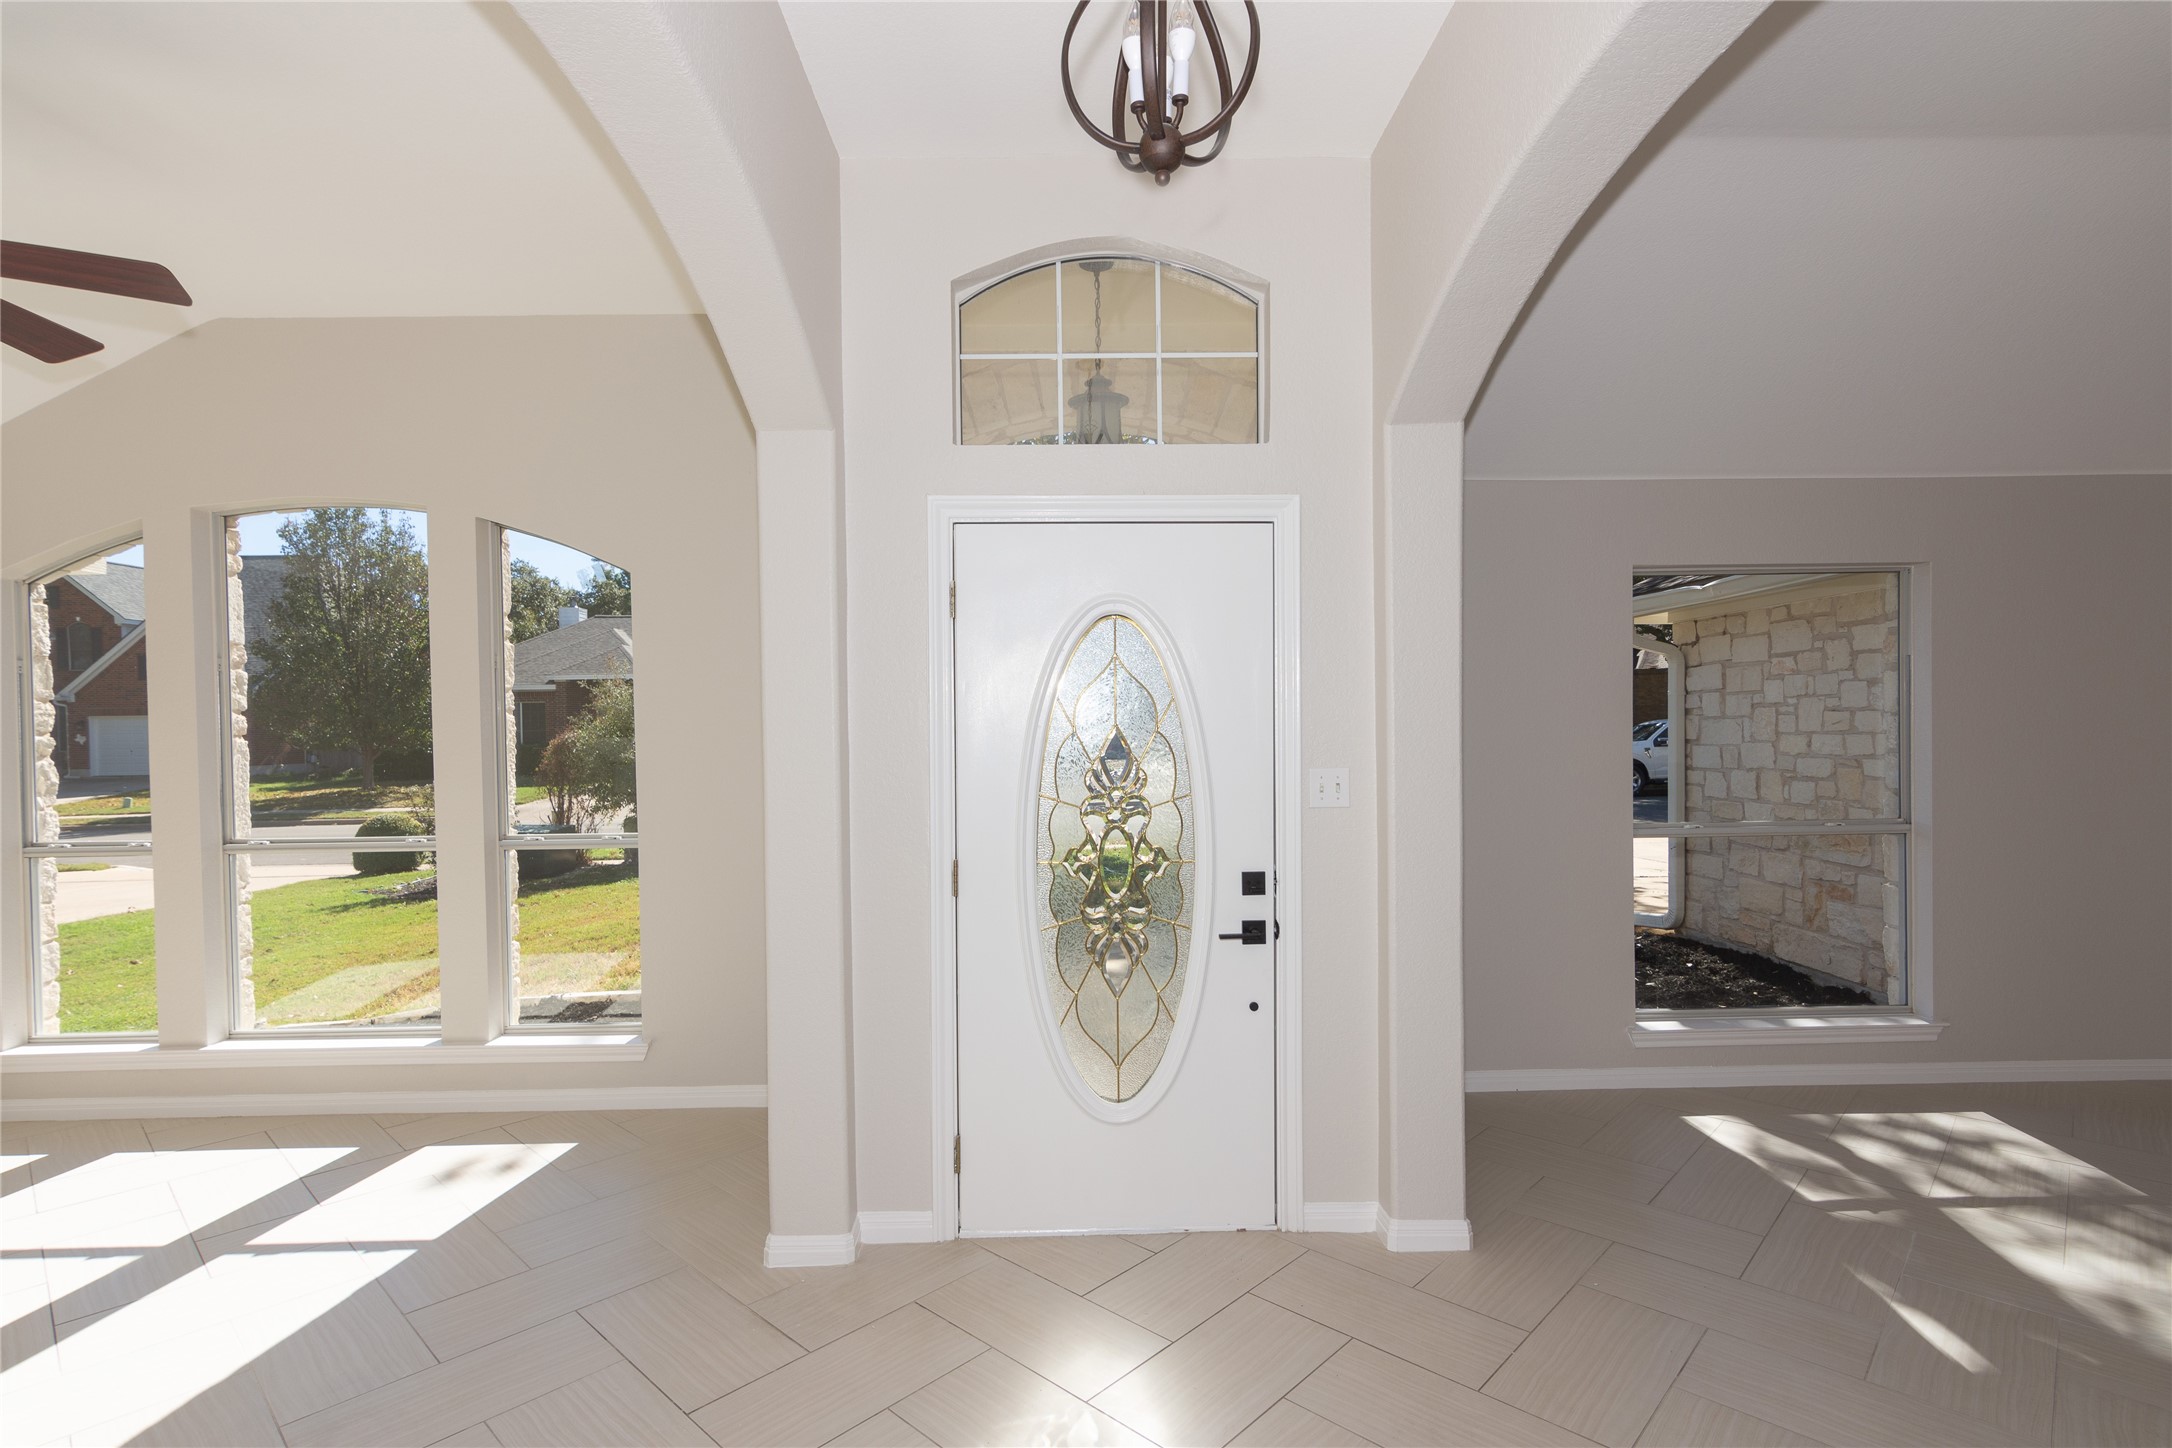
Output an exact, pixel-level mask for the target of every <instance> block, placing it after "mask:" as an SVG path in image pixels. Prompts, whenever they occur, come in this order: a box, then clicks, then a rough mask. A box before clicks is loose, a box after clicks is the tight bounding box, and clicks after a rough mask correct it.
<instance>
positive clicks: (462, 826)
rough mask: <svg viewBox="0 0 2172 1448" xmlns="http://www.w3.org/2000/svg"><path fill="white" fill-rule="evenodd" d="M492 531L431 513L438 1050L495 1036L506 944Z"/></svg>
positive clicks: (497, 586)
mask: <svg viewBox="0 0 2172 1448" xmlns="http://www.w3.org/2000/svg"><path fill="white" fill-rule="evenodd" d="M494 532H495V530H494V529H493V528H492V527H491V525H490V524H489V523H488V522H487V521H485V520H483V519H480V518H477V517H476V516H475V515H474V514H472V513H462V512H457V511H455V512H439V511H435V510H433V511H432V512H431V513H430V754H431V779H432V782H433V790H432V793H433V795H434V798H435V801H436V809H437V880H438V890H437V942H438V944H437V948H438V989H439V998H440V1001H441V1003H442V1010H443V1031H444V1039H445V1041H446V1042H447V1044H453V1045H469V1046H472V1045H481V1044H483V1043H484V1042H486V1041H488V1040H490V1038H491V1037H492V1036H494V1035H496V1034H497V1033H498V1031H499V1030H500V1029H502V1028H503V1020H502V1016H501V1012H502V1010H503V1009H504V1007H503V1004H502V1002H503V1001H504V998H505V992H504V990H503V989H501V988H500V984H499V982H498V980H497V978H496V973H497V967H496V961H497V960H498V959H499V956H498V953H497V950H498V937H500V936H502V935H504V934H505V933H506V922H505V920H504V918H503V916H504V914H505V911H504V909H503V904H504V899H505V894H504V888H503V883H502V882H503V874H502V871H503V866H502V865H501V864H500V862H499V860H498V820H497V781H498V770H499V768H500V765H499V762H498V737H497V736H498V733H499V732H500V731H502V730H503V728H504V718H505V706H504V702H503V699H502V697H501V696H500V694H499V692H498V690H499V683H498V667H499V662H498V658H497V655H496V654H494V653H493V652H492V650H493V649H498V650H499V651H501V652H502V649H503V644H502V640H503V638H504V627H505V626H504V622H503V620H504V616H505V613H504V609H505V605H504V602H503V594H502V583H501V579H500V574H499V570H498V568H497V566H496V556H497V553H496V547H495V543H496V540H495V538H494V537H493V536H492V535H493V533H494ZM493 621H495V622H496V624H497V627H496V628H495V629H493V628H492V627H491V624H492V622H493ZM493 904H495V905H497V906H498V907H499V908H497V909H496V910H493V908H492V907H493Z"/></svg>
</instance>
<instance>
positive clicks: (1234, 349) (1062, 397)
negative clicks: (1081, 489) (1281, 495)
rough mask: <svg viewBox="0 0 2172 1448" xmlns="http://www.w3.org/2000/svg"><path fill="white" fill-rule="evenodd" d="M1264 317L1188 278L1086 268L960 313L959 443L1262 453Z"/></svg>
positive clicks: (1109, 263) (1112, 262)
mask: <svg viewBox="0 0 2172 1448" xmlns="http://www.w3.org/2000/svg"><path fill="white" fill-rule="evenodd" d="M1259 395H1260V304H1259V302H1258V300H1257V299H1255V298H1254V297H1252V296H1251V295H1249V294H1247V293H1245V292H1243V291H1240V290H1239V289H1238V288H1236V287H1235V286H1232V285H1231V284H1229V283H1228V282H1224V281H1220V280H1218V279H1216V278H1214V277H1210V276H1208V275H1206V274H1205V273H1204V272H1200V271H1195V270H1193V269H1191V268H1189V267H1183V266H1178V265H1176V264H1174V263H1171V262H1165V261H1157V260H1153V259H1151V258H1147V257H1137V256H1078V257H1065V258H1063V259H1061V260H1058V261H1049V262H1043V263H1041V264H1039V265H1037V266H1033V267H1030V268H1028V269H1026V270H1024V271H1020V272H1015V273H1013V274H1012V275H1010V276H1008V277H1005V278H1003V279H1002V280H1001V281H998V282H995V283H992V284H991V285H989V286H987V287H984V288H982V289H981V290H980V291H977V292H975V293H973V294H972V295H971V296H969V297H966V298H965V299H964V300H963V301H961V302H960V303H959V304H958V440H959V441H960V442H962V443H1033V444H1043V445H1047V444H1054V445H1070V444H1077V443H1113V442H1129V443H1205V442H1258V441H1259V437H1260V429H1259Z"/></svg>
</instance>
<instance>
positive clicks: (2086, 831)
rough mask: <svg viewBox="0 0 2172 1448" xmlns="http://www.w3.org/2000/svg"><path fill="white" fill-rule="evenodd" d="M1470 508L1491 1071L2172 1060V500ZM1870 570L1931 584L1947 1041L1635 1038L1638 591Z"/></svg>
mask: <svg viewBox="0 0 2172 1448" xmlns="http://www.w3.org/2000/svg"><path fill="white" fill-rule="evenodd" d="M1468 489H1469V494H1468V511H1467V515H1466V527H1467V533H1466V539H1465V549H1464V566H1465V576H1464V590H1465V592H1464V598H1465V608H1466V610H1467V620H1468V631H1467V634H1466V640H1467V642H1466V652H1465V659H1466V664H1465V672H1464V685H1465V693H1464V698H1465V708H1464V727H1465V731H1466V736H1465V737H1466V745H1467V750H1466V754H1465V756H1464V769H1465V801H1466V815H1465V819H1464V839H1465V846H1466V850H1467V855H1466V860H1467V865H1466V873H1465V880H1464V889H1465V900H1466V901H1467V904H1468V909H1467V914H1466V918H1465V927H1464V929H1465V934H1464V952H1465V961H1466V968H1465V980H1466V982H1467V997H1466V999H1467V1011H1468V1016H1467V1022H1466V1032H1467V1039H1468V1041H1469V1048H1470V1066H1471V1069H1473V1070H1508V1069H1532V1068H1541V1067H1618V1066H1647V1067H1648V1066H1682V1065H1699V1066H1711V1065H1784V1064H1797V1063H1803V1062H1812V1061H1816V1062H1828V1061H1830V1062H1846V1061H1857V1062H1895V1061H2001V1060H2087V1059H2135V1058H2143V1057H2162V1056H2165V1055H2167V1054H2168V1053H2172V969H2168V968H2167V961H2168V947H2167V945H2166V941H2167V939H2168V938H2172V920H2168V918H2167V907H2166V891H2165V882H2166V881H2167V880H2168V879H2172V838H2168V835H2167V832H2166V828H2165V823H2166V820H2167V818H2168V817H2172V758H2168V756H2167V750H2166V746H2165V739H2166V721H2167V719H2168V718H2172V647H2168V640H2172V595H2168V593H2167V590H2166V586H2165V580H2166V578H2167V577H2168V576H2172V480H2168V479H2167V478H2165V477H2163V476H2161V475H2160V476H2128V477H2111V478H2042V479H2039V478H1985V479H1968V478H1938V479H1902V480H1895V481H1881V480H1868V479H1855V480H1820V481H1812V482H1806V483H1792V482H1777V481H1749V482H1735V481H1718V480H1704V481H1667V482H1650V481H1613V480H1609V481H1586V482H1535V481H1489V482H1472V483H1470V484H1469V485H1468ZM1781 549H1784V550H1785V551H1784V553H1783V552H1780V551H1778V550H1781ZM1848 563H1866V564H1867V563H1912V564H1915V565H1917V567H1916V570H1915V573H1914V577H1913V581H1912V593H1911V606H1912V607H1913V609H1914V610H1915V611H1916V614H1917V622H1918V625H1919V627H1920V628H1921V629H1922V632H1921V633H1920V634H1919V635H1918V639H1917V644H1916V649H1915V654H1914V659H1913V670H1914V674H1915V693H1916V698H1917V715H1916V718H1915V724H1914V727H1915V729H1916V731H1917V735H1918V740H1919V743H1920V744H1921V745H1922V746H1923V747H1922V749H1921V751H1920V752H1919V753H1918V755H1917V757H1916V758H1917V769H1916V774H1915V790H1916V801H1915V803H1916V810H1917V813H1918V817H1919V819H1920V820H1922V821H1923V825H1922V828H1921V829H1920V830H1919V831H1918V835H1917V846H1916V856H1917V859H1916V865H1917V870H1918V890H1917V894H1916V896H1915V900H1914V907H1913V908H1914V911H1915V914H1916V918H1917V921H1918V924H1919V925H1921V926H1923V927H1925V928H1926V930H1927V933H1928V939H1929V942H1930V955H1931V960H1930V965H1931V969H1932V972H1933V978H1934V983H1935V1015H1936V1017H1937V1018H1938V1019H1940V1020H1943V1021H1947V1022H1950V1025H1949V1027H1948V1029H1947V1030H1946V1032H1945V1034H1944V1035H1943V1036H1941V1037H1940V1038H1939V1039H1938V1040H1937V1041H1936V1042H1935V1043H1926V1044H1922V1045H1907V1046H1886V1047H1878V1046H1828V1047H1823V1048H1815V1047H1787V1048H1777V1049H1755V1050H1753V1049H1716V1048H1715V1049H1704V1050H1698V1051H1696V1052H1694V1053H1683V1052H1680V1051H1665V1050H1638V1049H1636V1048H1634V1047H1632V1046H1631V1045H1630V1043H1629V1039H1628V1036H1627V1034H1626V1032H1625V1027H1627V1026H1628V1024H1629V1021H1630V1012H1631V1004H1630V928H1629V921H1628V920H1627V919H1625V918H1624V916H1625V914H1626V912H1625V911H1624V910H1623V909H1622V903H1623V902H1622V896H1623V894H1624V891H1623V889H1622V876H1623V874H1624V873H1625V871H1626V869H1627V866H1628V863H1629V862H1628V859H1627V856H1628V855H1629V821H1628V819H1627V818H1626V815H1627V810H1626V809H1625V808H1624V803H1625V802H1624V801H1623V799H1622V798H1621V789H1620V787H1619V785H1620V777H1621V770H1622V765H1623V763H1624V759H1623V755H1624V750H1625V746H1626V745H1627V743H1628V736H1627V733H1626V732H1625V731H1624V730H1623V729H1622V728H1621V725H1620V720H1621V706H1622V703H1623V700H1622V698H1621V697H1620V695H1619V694H1616V695H1615V696H1614V697H1613V698H1611V699H1596V698H1594V697H1592V695H1591V689H1592V688H1593V687H1594V685H1593V684H1592V682H1591V681H1593V680H1605V681H1609V682H1607V683H1606V684H1604V685H1601V686H1600V687H1605V688H1610V689H1614V690H1619V691H1626V690H1627V689H1628V687H1629V684H1628V681H1627V678H1626V676H1625V671H1624V670H1622V669H1621V667H1620V665H1619V662H1618V660H1619V657H1620V647H1621V628H1622V625H1621V610H1622V605H1623V602H1624V600H1625V598H1626V596H1627V589H1628V586H1629V577H1630V573H1631V572H1632V570H1634V569H1637V568H1640V567H1646V568H1652V567H1657V568H1667V569H1674V568H1694V567H1696V566H1699V565H1700V564H1717V565H1720V566H1735V567H1740V566H1744V565H1748V564H1769V565H1773V566H1777V567H1789V568H1794V567H1802V568H1809V567H1815V566H1820V565H1840V564H1848ZM2017 671H2026V677H2027V678H2028V679H2029V688H2028V689H2027V690H2026V691H2024V693H2025V698H2021V699H2019V700H2018V701H2017V696H2016V693H2015V690H2014V680H2015V678H2016V677H2017V676H2018V675H2017ZM1921 938H1922V937H1918V939H1919V941H1920V940H1921ZM1919 954H1920V952H1919Z"/></svg>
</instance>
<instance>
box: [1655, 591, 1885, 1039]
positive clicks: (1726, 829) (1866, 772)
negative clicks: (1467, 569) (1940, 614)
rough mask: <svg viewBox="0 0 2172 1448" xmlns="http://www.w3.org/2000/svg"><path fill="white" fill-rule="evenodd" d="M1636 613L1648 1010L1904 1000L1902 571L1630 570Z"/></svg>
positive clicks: (1869, 1005) (1880, 1004)
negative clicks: (1632, 578) (1632, 573)
mask: <svg viewBox="0 0 2172 1448" xmlns="http://www.w3.org/2000/svg"><path fill="white" fill-rule="evenodd" d="M1631 616H1632V631H1631V639H1630V642H1631V646H1632V650H1633V653H1634V661H1635V666H1636V671H1637V678H1638V685H1637V688H1636V689H1635V691H1634V697H1635V699H1636V700H1637V707H1636V712H1637V714H1638V716H1639V717H1637V718H1636V719H1634V720H1632V721H1631V724H1632V737H1631V741H1630V752H1631V780H1632V800H1631V803H1632V814H1633V822H1632V829H1631V833H1632V835H1633V840H1632V845H1633V847H1634V910H1633V915H1634V929H1635V937H1636V940H1635V955H1636V1005H1637V1008H1638V1011H1639V1013H1640V1014H1645V1013H1672V1012H1716V1011H1730V1010H1733V1011H1739V1010H1751V1011H1767V1012H1775V1011H1777V1012H1790V1013H1792V1012H1800V1011H1802V1010H1805V1009H1812V1008H1827V1009H1840V1010H1845V1009H1848V1008H1855V1009H1860V1010H1866V1011H1875V1010H1886V1011H1889V1010H1890V1009H1891V1008H1892V1007H1895V1006H1899V1005H1903V1004H1906V1003H1907V1002H1908V999H1909V961H1908V944H1909V942H1908V921H1907V903H1908V868H1909V862H1908V851H1909V836H1910V831H1911V829H1912V822H1913V815H1912V812H1911V809H1910V799H1909V777H1908V731H1909V718H1908V703H1909V673H1908V639H1909V618H1908V575H1907V573H1906V571H1905V570H1899V569H1833V570H1815V571H1813V570H1795V571H1789V572H1779V571H1769V572H1760V571H1746V570H1733V571H1730V570H1718V569H1714V570H1709V571H1704V572H1690V571H1676V572H1668V573H1660V572H1650V573H1640V574H1637V575H1636V576H1635V578H1634V582H1633V587H1632V591H1631ZM1660 679H1663V680H1664V684H1663V687H1656V685H1657V684H1658V681H1659V680H1660ZM1660 701H1664V702H1663V703H1662V702H1660Z"/></svg>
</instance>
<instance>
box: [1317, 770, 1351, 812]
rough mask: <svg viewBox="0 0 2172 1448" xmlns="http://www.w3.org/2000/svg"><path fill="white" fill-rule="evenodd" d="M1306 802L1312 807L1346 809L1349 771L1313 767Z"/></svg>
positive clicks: (1348, 797) (1348, 798)
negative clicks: (1310, 785) (1310, 786)
mask: <svg viewBox="0 0 2172 1448" xmlns="http://www.w3.org/2000/svg"><path fill="white" fill-rule="evenodd" d="M1308 802H1309V803H1310V804H1311V806H1312V807H1313V808H1314V809H1348V808H1349V807H1350V771H1349V770H1347V769H1315V770H1313V771H1312V788H1311V791H1310V793H1309V796H1308Z"/></svg>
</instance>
